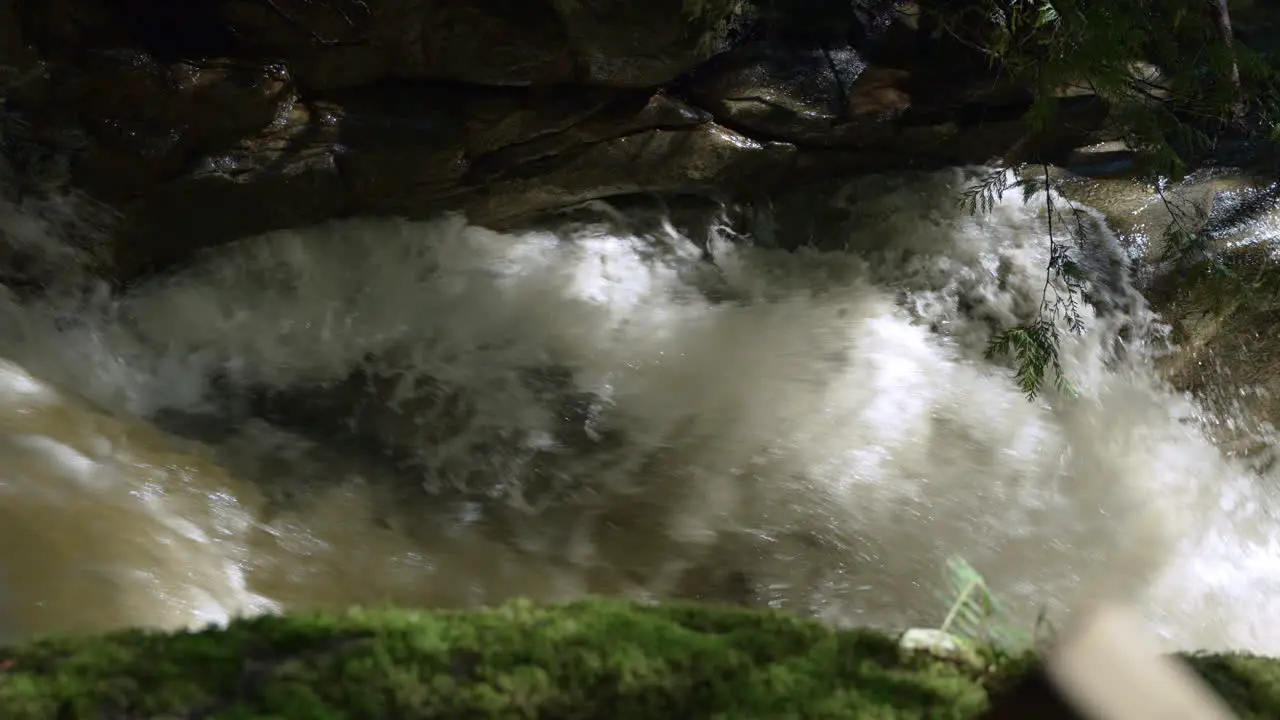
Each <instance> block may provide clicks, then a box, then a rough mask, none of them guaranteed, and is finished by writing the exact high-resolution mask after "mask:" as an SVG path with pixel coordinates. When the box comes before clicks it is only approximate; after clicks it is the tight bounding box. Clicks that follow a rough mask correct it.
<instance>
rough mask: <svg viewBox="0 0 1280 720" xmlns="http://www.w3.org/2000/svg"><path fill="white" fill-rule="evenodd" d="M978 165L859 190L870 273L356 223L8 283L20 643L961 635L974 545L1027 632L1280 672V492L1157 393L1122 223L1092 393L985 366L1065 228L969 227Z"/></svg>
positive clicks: (1031, 213) (1090, 371)
mask: <svg viewBox="0 0 1280 720" xmlns="http://www.w3.org/2000/svg"><path fill="white" fill-rule="evenodd" d="M975 177H977V174H976V173H975V172H968V173H966V172H961V171H954V172H947V173H941V174H934V175H928V176H912V177H905V176H904V177H899V178H891V179H885V178H878V179H870V180H862V181H857V182H853V183H850V185H849V188H848V190H847V192H846V193H845V194H844V195H843V196H842V197H841V198H837V199H836V200H835V202H837V203H846V204H848V206H849V208H850V209H849V211H848V214H847V220H846V222H845V223H843V224H834V225H833V226H832V227H830V228H827V229H826V232H827V233H828V234H829V237H824V238H822V240H823V242H822V243H820V244H819V245H820V246H821V247H823V248H840V249H839V250H831V249H819V248H817V247H815V248H811V249H807V250H800V251H796V252H786V251H783V250H779V249H772V248H771V247H769V243H766V242H763V241H762V240H761V239H760V238H755V239H754V241H753V239H752V238H743V237H740V236H738V235H737V234H735V233H734V232H732V231H730V230H729V229H728V228H727V227H724V226H721V225H717V224H714V223H712V225H711V226H709V227H708V228H704V230H706V232H705V233H702V235H705V236H706V238H708V239H706V240H705V242H704V241H702V240H701V239H700V240H699V241H695V240H692V239H690V238H689V237H687V236H686V235H683V234H681V233H680V232H679V231H677V230H676V229H675V228H674V227H673V226H671V225H670V224H664V223H661V222H659V223H656V224H655V223H648V224H642V223H635V224H634V225H628V224H627V223H626V222H619V221H616V220H609V219H608V216H606V215H601V216H600V217H599V219H597V220H595V221H588V220H582V219H581V218H579V219H577V220H575V221H573V222H570V221H568V220H566V221H565V222H564V223H563V224H562V225H561V226H560V227H558V228H556V229H555V230H553V231H541V232H523V233H498V232H493V231H489V230H485V229H482V228H478V227H473V226H469V225H467V224H466V223H465V221H463V220H462V219H460V218H456V217H448V218H442V219H440V220H437V221H433V222H406V221H400V220H356V221H346V222H341V223H331V224H327V225H324V226H321V227H317V228H310V229H304V230H291V231H285V232H279V233H273V234H271V235H268V236H264V237H259V238H252V239H249V240H246V241H243V242H241V243H237V244H235V245H232V246H228V247H225V248H221V249H219V250H218V251H216V252H210V253H207V254H205V255H202V256H200V257H198V258H197V259H196V260H194V261H193V262H192V263H190V264H189V265H188V266H186V267H184V268H181V269H178V270H175V271H173V272H172V273H169V274H167V275H164V276H161V277H156V278H153V279H149V280H146V281H144V282H142V283H139V284H136V285H134V286H132V287H130V288H128V289H126V290H124V291H121V292H116V293H109V292H105V291H102V290H101V289H98V290H93V291H89V292H86V291H84V287H80V288H79V290H78V291H77V292H75V293H71V292H70V291H68V290H67V289H66V288H61V287H59V288H55V289H54V290H53V291H50V292H47V293H45V294H43V295H35V296H29V295H28V296H19V295H18V294H17V293H14V294H12V295H11V296H9V297H2V296H0V357H3V358H4V359H5V364H4V365H3V367H2V368H0V395H3V401H4V407H3V409H2V410H0V458H2V459H3V460H4V462H3V464H0V494H2V495H3V496H4V497H3V500H2V501H0V514H2V515H3V517H0V634H2V635H4V636H6V637H22V636H25V635H27V634H30V633H32V632H45V631H50V630H79V629H100V628H104V627H115V626H121V625H139V624H141V625H152V626H158V627H177V626H184V625H191V624H200V623H204V622H219V621H223V620H225V619H226V618H228V617H231V616H233V615H236V614H244V613H257V612H273V611H279V610H287V609H291V608H303V607H337V606H345V605H349V604H352V603H365V604H369V603H375V604H376V603H386V602H391V603H398V604H411V605H425V606H472V605H477V604H486V603H494V602H499V601H501V600H503V599H506V598H509V597H513V596H528V597H533V598H537V599H544V600H562V599H569V598H573V597H579V596H581V595H584V594H609V595H615V596H624V597H633V598H643V599H659V598H663V597H680V596H685V597H703V598H708V599H716V600H727V601H732V602H742V603H746V604H756V605H771V606H774V607H781V608H786V609H790V610H794V611H796V612H801V613H804V614H808V615H815V616H818V617H821V618H824V619H827V620H829V621H832V622H837V623H845V624H870V625H877V626H882V627H904V626H909V625H929V624H936V623H937V622H938V621H940V619H941V617H942V615H943V613H945V610H946V607H945V603H944V602H943V601H941V600H940V599H939V598H937V597H936V596H935V590H936V589H937V588H939V587H940V586H941V584H942V583H941V572H942V568H943V564H944V562H945V560H946V558H948V557H950V556H952V555H960V556H962V557H964V558H965V559H966V560H967V561H968V562H969V563H970V564H972V565H973V566H974V567H976V568H977V569H978V570H980V571H981V572H982V573H983V574H984V575H985V576H986V577H987V579H988V581H989V582H990V584H991V585H992V586H993V587H994V588H995V589H996V590H997V591H998V592H1000V593H1001V594H1002V595H1003V596H1004V597H1005V598H1006V599H1007V600H1008V602H1009V603H1010V606H1011V608H1012V610H1013V619H1014V620H1015V621H1017V622H1022V623H1025V624H1027V625H1028V626H1029V625H1030V623H1031V622H1032V621H1033V619H1034V618H1035V617H1036V615H1037V613H1038V612H1040V610H1041V609H1042V608H1046V609H1048V610H1049V611H1050V612H1051V615H1053V616H1061V615H1062V613H1064V612H1067V611H1069V610H1070V609H1071V608H1073V607H1076V606H1078V605H1079V604H1080V603H1083V602H1088V601H1089V600H1091V599H1095V598H1098V597H1101V596H1109V597H1117V598H1122V599H1128V600H1133V601H1135V602H1138V603H1139V604H1140V605H1141V606H1142V607H1144V608H1145V609H1146V610H1147V613H1148V616H1149V617H1150V618H1151V619H1152V621H1153V623H1155V625H1156V626H1157V627H1158V628H1159V630H1160V631H1161V632H1162V634H1163V635H1164V637H1165V638H1166V640H1167V641H1168V643H1169V644H1170V646H1172V647H1183V648H1221V647H1232V648H1242V649H1251V650H1257V651H1263V652H1270V653H1280V633H1277V632H1276V631H1274V630H1272V629H1269V623H1268V620H1269V618H1271V617H1273V616H1274V613H1275V612H1276V611H1280V606H1278V605H1277V603H1280V593H1277V592H1276V590H1277V587H1278V585H1280V554H1277V547H1276V542H1277V539H1278V538H1280V526H1277V524H1276V521H1275V516H1274V510H1275V503H1276V500H1277V490H1276V489H1275V488H1276V487H1277V484H1276V480H1278V479H1280V478H1277V477H1260V476H1259V475H1258V473H1257V472H1255V471H1254V470H1251V469H1249V468H1246V467H1244V466H1241V465H1239V464H1237V463H1235V462H1234V461H1231V460H1229V459H1227V458H1224V456H1223V454H1222V453H1221V452H1219V450H1218V449H1217V448H1215V447H1214V446H1213V444H1212V443H1210V442H1209V441H1208V440H1206V438H1205V435H1204V434H1203V432H1202V430H1201V425H1202V424H1204V423H1205V422H1209V421H1211V420H1212V419H1210V418H1205V417H1204V416H1203V414H1202V413H1201V411H1200V410H1199V409H1198V408H1197V406H1196V405H1195V404H1194V403H1193V402H1191V401H1190V400H1189V399H1188V398H1185V397H1183V396H1180V395H1178V394H1176V393H1174V392H1172V391H1171V390H1170V389H1169V388H1168V387H1166V386H1165V385H1164V384H1163V383H1162V382H1161V381H1160V380H1159V379H1158V378H1157V376H1156V374H1155V372H1154V370H1153V368H1152V359H1153V357H1154V355H1155V354H1156V353H1158V352H1161V351H1162V349H1163V348H1164V347H1165V345H1164V341H1163V337H1162V334H1161V332H1160V326H1159V323H1158V319H1157V318H1154V317H1151V316H1150V314H1149V312H1148V310H1147V309H1146V306H1145V304H1144V303H1143V301H1142V299H1141V297H1140V296H1138V295H1137V293H1136V292H1135V291H1134V290H1133V288H1132V287H1130V286H1129V285H1128V283H1127V281H1126V280H1125V279H1124V276H1123V272H1119V273H1117V271H1116V268H1117V267H1120V266H1122V261H1121V260H1119V258H1122V257H1123V249H1122V248H1120V247H1118V245H1117V243H1116V242H1115V238H1114V237H1113V236H1111V235H1109V234H1108V233H1106V232H1105V229H1104V228H1101V226H1100V224H1099V223H1097V222H1096V218H1095V222H1094V223H1093V225H1094V226H1095V227H1094V231H1093V236H1092V245H1091V246H1090V248H1089V249H1088V250H1087V252H1086V255H1087V257H1085V258H1083V260H1084V261H1086V264H1087V265H1088V266H1089V267H1091V268H1095V269H1098V273H1097V278H1098V279H1099V280H1098V283H1097V285H1098V286H1097V287H1096V288H1095V289H1094V295H1095V296H1096V297H1099V298H1103V299H1105V300H1106V303H1105V307H1106V308H1107V311H1106V312H1099V313H1094V312H1093V311H1092V310H1090V309H1089V307H1088V306H1084V309H1083V312H1084V313H1085V321H1086V328H1087V329H1086V331H1085V332H1084V333H1082V334H1080V335H1075V336H1069V339H1068V341H1067V344H1066V345H1065V347H1064V362H1065V368H1066V373H1067V375H1068V376H1069V377H1070V379H1071V380H1072V382H1073V384H1074V385H1075V386H1076V387H1077V388H1078V390H1079V396H1078V397H1075V398H1069V397H1065V396H1060V395H1055V394H1053V393H1048V394H1045V395H1042V396H1040V397H1039V398H1037V399H1036V400H1034V401H1032V402H1028V400H1027V399H1026V398H1025V397H1024V396H1023V395H1022V393H1020V392H1019V391H1018V390H1017V388H1016V387H1015V386H1014V384H1013V382H1012V380H1011V378H1010V370H1009V368H1008V366H1007V365H1006V364H1004V363H1002V362H1000V361H992V360H989V359H988V358H986V357H985V350H986V346H987V343H988V341H989V339H990V338H991V336H992V334H993V333H994V332H996V331H998V330H999V329H1001V328H1004V327H1009V326H1011V325H1013V324H1016V323H1018V322H1025V321H1028V320H1030V319H1033V318H1034V317H1035V314H1036V310H1037V308H1038V306H1039V303H1040V300H1041V297H1042V296H1043V293H1044V282H1045V271H1044V267H1045V261H1046V258H1047V247H1048V243H1047V238H1046V226H1045V222H1044V205H1043V203H1042V202H1037V201H1036V200H1035V199H1034V198H1033V199H1032V202H1028V203H1024V202H1023V201H1022V199H1021V198H1015V197H1010V198H1007V199H1006V200H1004V201H1002V202H1000V203H998V204H997V206H996V207H995V208H994V209H993V210H992V211H991V212H990V213H987V214H978V215H970V214H968V213H966V212H965V211H963V210H960V209H958V208H957V207H956V205H955V197H956V194H957V193H958V192H959V191H960V190H961V189H962V188H963V187H964V184H965V183H966V182H969V181H972V180H973V179H974V178H975ZM1059 201H1060V202H1065V201H1061V200H1059ZM0 213H7V215H6V216H5V220H4V223H5V224H4V225H3V227H4V228H5V230H6V231H7V232H8V233H9V234H10V235H15V236H16V235H17V234H21V237H22V238H23V239H24V242H26V243H27V244H28V245H29V246H33V247H45V246H47V247H48V248H49V252H51V253H52V252H55V250H56V249H57V248H60V247H62V245H61V244H60V242H61V241H60V238H59V237H58V233H57V232H56V231H55V230H51V229H50V228H49V227H48V225H47V224H46V223H42V222H38V221H33V220H32V219H31V217H30V213H25V214H24V212H23V211H21V210H20V209H18V208H13V207H7V208H5V209H0ZM1091 217H1092V216H1091ZM641 228H644V229H643V230H642V229H641ZM778 232H782V233H785V232H786V229H785V228H779V229H778ZM1273 474H1275V473H1273ZM1272 598H1277V600H1273V599H1272Z"/></svg>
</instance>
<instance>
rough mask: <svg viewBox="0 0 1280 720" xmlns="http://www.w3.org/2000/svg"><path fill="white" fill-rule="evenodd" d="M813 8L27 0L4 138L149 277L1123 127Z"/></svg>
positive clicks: (902, 13)
mask: <svg viewBox="0 0 1280 720" xmlns="http://www.w3.org/2000/svg"><path fill="white" fill-rule="evenodd" d="M797 2H798V0H797ZM803 2H804V3H808V5H804V8H809V9H808V10H805V11H804V12H801V10H803V9H804V8H802V7H800V5H798V4H796V2H793V1H792V0H788V1H787V2H772V1H771V0H756V1H755V2H753V3H741V2H737V1H736V0H697V1H695V0H659V1H658V2H657V3H656V4H654V3H647V4H636V3H633V2H630V0H603V1H602V2H596V3H583V2H580V1H579V0H534V1H533V2H516V1H515V0H482V1H481V2H479V3H476V2H463V1H462V0H377V1H375V0H329V1H326V2H315V1H314V0H193V2H190V3H183V4H176V5H175V4H173V3H162V2H160V0H129V1H127V2H126V0H50V2H49V3H39V4H35V3H32V4H19V3H16V2H15V0H0V21H4V22H3V23H0V62H3V63H4V64H6V65H7V66H8V68H12V69H5V70H3V71H0V88H5V89H6V90H5V96H4V106H3V112H0V120H3V123H0V128H3V129H0V132H4V133H5V135H4V138H3V139H4V148H5V154H6V156H7V157H8V159H9V161H10V164H11V165H12V166H13V168H14V170H15V173H14V174H15V175H16V176H18V177H19V178H20V179H21V182H22V183H23V184H24V185H27V186H30V187H31V188H41V187H44V188H47V187H49V186H51V185H52V186H59V187H61V186H65V185H67V184H71V185H73V186H75V187H77V188H80V189H82V190H84V191H86V192H88V193H89V194H91V195H92V196H93V197H95V198H97V199H98V200H100V201H102V202H105V203H107V204H108V205H110V206H112V207H113V208H115V209H116V210H118V211H119V212H120V214H121V221H120V222H119V223H118V228H119V229H118V232H117V239H116V241H115V247H114V250H113V256H114V262H115V265H116V269H115V272H116V273H117V274H118V275H120V276H123V277H129V276H133V275H136V274H138V273H142V272H146V271H148V270H152V269H157V268H161V267H164V266H166V265H169V264H172V263H175V262H181V261H182V260H183V259H184V258H186V257H187V256H189V255H190V254H191V253H192V252H193V251H195V250H198V249H200V248H203V247H207V246H211V245H216V244H219V243H222V242H226V241H229V240H233V239H236V238H238V237H241V236H245V235H252V234H256V233H262V232H267V231H271V230H275V229H279V228H282V227H288V226H297V225H306V224H311V223H315V222H319V221H323V220H326V219H330V218H335V217H343V216H350V215H368V214H395V215H403V216H408V217H426V216H430V215H433V214H436V213H439V212H441V211H444V210H464V211H466V212H467V213H468V214H469V215H470V217H471V219H472V220H473V221H475V222H478V223H482V224H489V225H492V226H498V227H509V226H514V225H518V224H520V223H523V222H526V221H528V220H529V219H530V218H532V217H535V216H538V215H540V214H542V213H545V212H547V211H558V210H562V209H564V208H566V207H567V206H572V205H574V204H576V203H581V202H583V201H587V200H594V199H599V198H610V197H619V196H624V195H630V194H660V195H704V196H708V197H713V198H715V199H717V200H724V201H738V200H743V199H749V198H752V197H755V196H758V195H760V194H768V193H769V192H771V190H773V189H775V188H782V187H789V186H794V185H796V184H798V183H802V182H806V181H810V180H821V179H822V178H824V177H828V176H832V175H848V174H860V173H868V172H884V171H890V170H895V169H906V168H920V169H927V168H931V167H938V166H942V165H951V164H963V163H975V162H984V161H988V160H990V159H993V158H997V157H1004V158H1010V157H1013V158H1017V159H1028V158H1031V157H1038V156H1041V155H1047V156H1052V155H1053V154H1054V153H1060V152H1065V151H1066V150H1067V149H1069V148H1072V147H1076V146H1079V145H1081V144H1086V141H1094V140H1096V139H1098V137H1097V136H1098V133H1099V132H1100V128H1104V127H1105V123H1104V121H1105V119H1106V116H1107V108H1106V106H1105V104H1103V103H1101V102H1099V101H1097V100H1096V98H1088V97H1086V98H1067V99H1064V103H1063V114H1062V120H1061V121H1060V122H1059V123H1057V124H1055V125H1053V126H1052V128H1051V132H1048V133H1040V134H1038V135H1036V136H1032V134H1031V128H1030V127H1029V126H1028V125H1027V124H1026V123H1025V122H1023V119H1022V115H1023V114H1024V113H1025V111H1026V109H1027V107H1028V106H1029V102H1030V98H1029V95H1028V93H1027V91H1026V89H1025V88H1019V87H1016V86H1012V85H1010V84H1009V83H1007V82H1003V83H1002V82H997V81H996V79H997V76H996V75H994V74H993V70H992V69H991V68H989V67H987V66H986V64H985V59H975V58H973V57H971V54H972V50H970V49H966V48H963V47H953V46H950V45H948V44H946V42H943V41H940V40H937V39H935V38H933V37H932V33H931V31H930V30H929V20H930V18H929V15H928V13H927V12H926V13H924V14H919V13H917V12H916V11H915V10H914V4H912V3H903V2H896V1H892V0H885V1H884V2H862V3H857V4H853V5H850V4H849V3H839V2H832V1H829V0H803ZM801 4H803V3H801ZM810 5H811V6H812V7H810ZM926 10H927V6H926ZM810 11H811V12H810ZM751 18H755V19H754V20H752V22H754V23H755V24H754V25H750V24H744V23H747V20H749V19H751ZM10 20H12V22H10ZM739 30H745V32H741V33H738V35H737V37H739V39H740V40H741V42H739V43H738V45H737V46H736V47H734V48H729V47H728V46H729V43H730V41H731V39H732V37H731V36H733V34H734V33H735V32H738V31H739ZM965 53H970V54H969V55H966V54H965ZM978 60H982V61H981V62H978ZM691 71H692V72H691ZM8 128H19V129H20V130H21V131H20V132H11V131H9V130H8Z"/></svg>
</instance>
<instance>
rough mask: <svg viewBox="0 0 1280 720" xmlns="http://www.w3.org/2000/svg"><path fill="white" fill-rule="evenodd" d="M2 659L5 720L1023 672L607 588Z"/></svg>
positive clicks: (659, 695) (714, 704) (511, 711)
mask: <svg viewBox="0 0 1280 720" xmlns="http://www.w3.org/2000/svg"><path fill="white" fill-rule="evenodd" d="M1195 662H1196V663H1197V668H1198V669H1200V671H1201V672H1202V673H1204V674H1205V676H1206V677H1208V678H1209V679H1210V680H1211V681H1212V682H1213V683H1214V684H1215V685H1217V686H1218V687H1219V688H1220V689H1222V690H1223V692H1224V695H1225V696H1226V697H1227V698H1228V700H1230V701H1231V702H1232V703H1233V704H1234V705H1235V706H1236V708H1237V710H1238V711H1240V712H1241V714H1242V716H1243V717H1264V716H1265V717H1276V716H1280V712H1277V711H1278V710H1280V700H1278V699H1277V698H1278V697H1280V692H1278V691H1277V689H1278V688H1280V684H1278V683H1280V669H1277V667H1276V665H1275V664H1273V663H1271V662H1270V661H1259V660H1253V659H1247V658H1232V657H1205V658H1198V659H1196V661H1195ZM1027 666H1028V663H1026V662H1025V658H1024V659H1023V660H1021V661H1015V662H1012V663H1010V665H1009V666H1008V667H1011V668H1012V667H1018V668H1021V669H1022V670H1025V668H1026V667H1027ZM0 668H3V670H2V671H0V717H4V718H6V719H8V720H36V719H40V720H44V719H45V718H60V719H67V720H71V719H74V718H95V719H97V718H128V719H133V718H194V717H199V718H207V719H214V718H220V719H227V720H230V719H232V718H237V719H239V718H307V719H314V720H324V719H326V718H371V719H372V718H376V719H377V720H385V719H387V718H428V717H429V718H473V719H474V718H600V719H602V720H603V719H605V718H608V719H609V720H613V719H615V718H616V719H617V720H625V719H626V718H694V717H697V718H726V719H728V718H743V719H750V718H799V717H805V718H926V717H927V718H967V717H973V716H975V715H976V714H977V713H979V712H981V711H982V709H983V708H985V707H986V704H987V691H986V687H985V685H986V682H987V681H991V680H1008V679H1009V678H1008V677H1005V678H999V677H987V678H984V677H980V676H979V675H980V671H978V670H975V669H973V668H972V667H971V666H965V665H961V664H953V663H949V662H946V661H942V660H938V659H935V658H932V657H930V656H928V655H925V654H922V653H904V652H902V651H900V650H899V649H898V645H897V643H896V641H895V640H894V639H892V638H889V637H887V636H885V635H882V634H878V633H873V632H865V631H834V630H830V629H828V628H825V627H823V626H821V625H818V624H816V623H812V622H808V621H803V620H799V619H796V618H793V617H790V616H787V615H783V614H778V613H770V612H759V611H751V610H741V609H731V608H724V607H717V606H710V605H694V604H672V605H664V606H661V607H648V606H637V605H628V604H623V603H617V602H608V601H587V602H580V603H575V604H570V605H562V606H550V607H545V606H533V605H529V604H526V603H516V604H512V605H508V606H505V607H503V608H499V609H495V610H489V611H482V612H424V613H415V612H404V611H391V610H387V611H359V612H351V613H346V614H333V615H293V616H284V617H262V618H256V619H248V620H241V621H238V622H235V623H233V624H232V625H231V626H230V627H229V628H227V629H225V630H218V629H211V630H207V631H203V632H196V633H178V634H164V633H148V632H142V631H130V632H122V633H117V634H112V635H107V636H102V637H68V638H51V639H45V640H40V641H36V642H32V643H29V644H27V645H25V646H22V647H18V648H12V649H9V650H5V651H0ZM1019 671H1021V670H1019ZM1266 708H1270V710H1269V711H1267V712H1264V709H1266Z"/></svg>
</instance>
